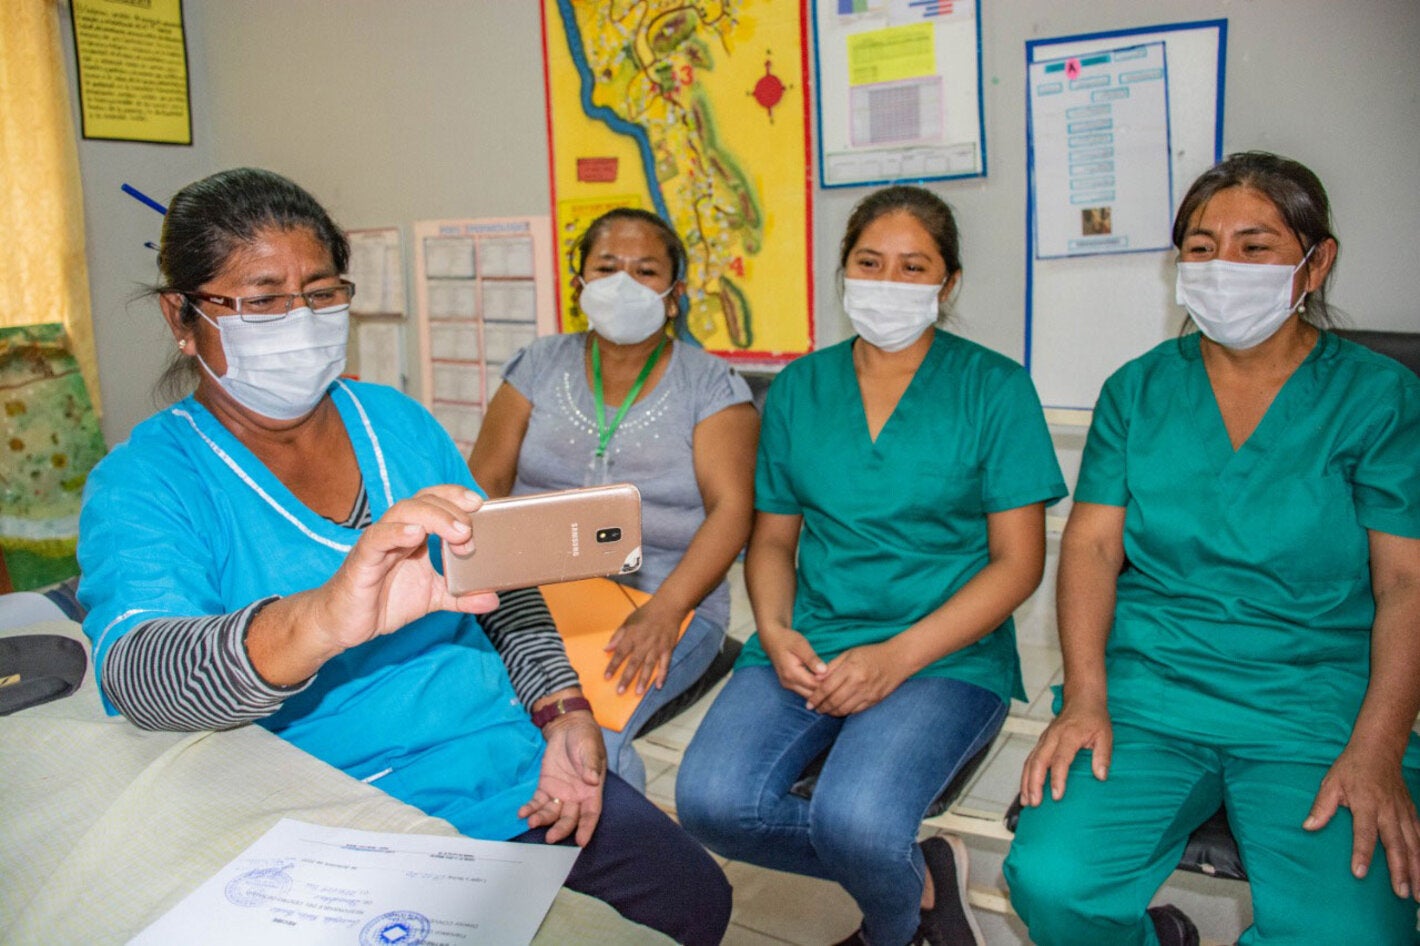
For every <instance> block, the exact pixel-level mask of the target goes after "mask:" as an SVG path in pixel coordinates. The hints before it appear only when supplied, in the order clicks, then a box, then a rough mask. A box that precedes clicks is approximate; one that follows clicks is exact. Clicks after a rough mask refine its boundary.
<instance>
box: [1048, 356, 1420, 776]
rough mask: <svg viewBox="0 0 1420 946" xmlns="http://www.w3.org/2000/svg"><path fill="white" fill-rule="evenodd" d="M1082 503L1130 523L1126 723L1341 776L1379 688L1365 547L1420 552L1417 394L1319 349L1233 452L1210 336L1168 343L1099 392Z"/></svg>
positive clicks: (1123, 587)
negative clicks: (1343, 758) (1205, 348)
mask: <svg viewBox="0 0 1420 946" xmlns="http://www.w3.org/2000/svg"><path fill="white" fill-rule="evenodd" d="M1075 498H1076V501H1078V502H1088V503H1101V504H1104V505H1109V506H1123V507H1124V509H1125V522H1124V551H1125V557H1126V560H1127V565H1126V568H1125V570H1124V572H1123V574H1121V575H1120V577H1119V583H1118V595H1117V599H1116V609H1115V622H1114V627H1113V630H1112V631H1111V632H1110V637H1109V643H1108V650H1107V670H1108V678H1109V705H1110V712H1111V714H1112V715H1113V717H1114V718H1115V719H1116V720H1118V721H1121V722H1128V723H1131V724H1133V725H1136V726H1140V727H1143V728H1145V729H1148V730H1151V731H1154V732H1162V733H1169V734H1177V735H1179V736H1182V737H1183V738H1187V739H1190V740H1193V741H1196V742H1200V743H1203V744H1205V745H1223V746H1227V747H1229V748H1230V749H1231V750H1232V751H1235V752H1243V753H1246V752H1248V751H1256V752H1259V753H1263V754H1265V755H1266V756H1268V757H1275V756H1276V755H1278V754H1279V753H1281V754H1283V755H1284V756H1285V757H1288V758H1295V759H1298V760H1301V761H1310V762H1318V763H1322V764H1327V765H1329V764H1330V763H1331V762H1332V761H1334V760H1335V758H1336V756H1337V755H1338V754H1339V753H1340V751H1341V750H1342V748H1344V746H1345V745H1346V741H1347V740H1348V739H1349V738H1350V735H1351V727H1352V724H1353V723H1354V721H1355V718H1356V713H1357V711H1358V710H1359V709H1360V706H1361V701H1362V699H1363V698H1364V696H1365V690H1366V684H1367V681H1368V680H1369V676H1370V644H1371V624H1372V622H1373V620H1374V618H1375V600H1374V597H1373V596H1372V593H1371V576H1370V551H1369V544H1368V534H1367V533H1368V530H1374V531H1377V532H1384V533H1388V534H1392V535H1399V536H1407V537H1412V538H1416V537H1420V379H1417V378H1416V376H1415V375H1414V374H1413V373H1412V372H1410V371H1409V370H1408V369H1406V368H1405V367H1404V366H1402V365H1400V364H1399V363H1397V362H1395V361H1392V360H1391V359H1389V358H1385V357H1383V356H1381V355H1378V354H1376V353H1374V352H1371V351H1369V350H1368V349H1365V348H1362V347H1360V346H1359V345H1355V344H1353V343H1351V342H1349V341H1346V340H1344V339H1341V338H1338V337H1337V336H1335V335H1331V334H1328V333H1325V332H1323V333H1321V335H1320V338H1318V340H1317V343H1316V345H1315V347H1314V348H1313V350H1312V352H1311V354H1310V355H1309V356H1308V357H1307V359H1306V360H1305V361H1304V362H1303V363H1302V364H1301V365H1300V366H1299V367H1298V368H1297V370H1296V371H1295V372H1294V373H1293V374H1292V376H1291V378H1289V379H1288V381H1287V383H1286V384H1285V385H1283V387H1282V389H1281V390H1280V391H1279V392H1278V394H1277V396H1276V398H1275V399H1274V400H1273V402H1272V405H1271V406H1270V407H1269V408H1268V410H1267V413H1266V414H1265V415H1264V416H1263V418H1262V421H1261V422H1260V423H1259V424H1258V426H1257V429H1256V430H1255V431H1254V432H1253V434H1252V436H1250V437H1249V438H1248V439H1247V441H1246V442H1244V443H1243V444H1242V445H1241V446H1240V447H1239V448H1238V449H1237V450H1236V451H1234V450H1233V448H1232V444H1231V442H1230V441H1229V439H1228V434H1227V430H1226V428H1225V427H1224V425H1223V418H1222V414H1221V413H1220V412H1219V410H1218V404H1217V401H1216V400H1215V398H1214V396H1213V389H1212V386H1211V384H1210V383H1209V381H1208V373H1207V371H1206V369H1205V368H1204V365H1203V359H1202V357H1201V352H1200V351H1199V339H1198V336H1197V335H1189V336H1185V337H1184V338H1181V339H1176V340H1172V341H1168V342H1165V343H1164V344H1162V345H1159V346H1158V347H1156V348H1154V349H1153V350H1152V351H1150V352H1148V353H1147V354H1145V355H1143V356H1142V357H1140V358H1138V359H1136V360H1134V361H1132V362H1130V363H1129V364H1127V365H1125V366H1124V367H1123V368H1121V369H1120V370H1119V371H1118V372H1116V373H1115V374H1114V375H1113V376H1112V377H1111V378H1110V379H1109V380H1108V381H1107V382H1106V383H1105V386H1104V390H1103V392H1102V393H1101V395H1100V399H1099V403H1098V405H1097V406H1096V408H1095V414H1094V420H1093V424H1092V426H1091V428H1090V433H1089V439H1088V441H1087V443H1086V447H1085V454H1084V458H1083V461H1082V464H1081V468H1080V480H1079V485H1078V486H1077V488H1076V491H1075ZM1417 763H1420V738H1417V737H1415V736H1412V737H1411V745H1410V748H1409V750H1408V752H1407V755H1406V764H1407V765H1416V764H1417Z"/></svg>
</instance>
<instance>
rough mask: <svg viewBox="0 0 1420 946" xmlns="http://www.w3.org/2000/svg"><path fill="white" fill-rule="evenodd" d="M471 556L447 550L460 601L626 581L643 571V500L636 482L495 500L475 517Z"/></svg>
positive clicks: (449, 577) (447, 572) (448, 572)
mask: <svg viewBox="0 0 1420 946" xmlns="http://www.w3.org/2000/svg"><path fill="white" fill-rule="evenodd" d="M470 522H471V524H472V526H473V551H472V552H471V553H469V554H468V555H454V554H453V553H452V552H451V551H450V550H449V544H448V543H447V542H445V543H444V578H445V580H446V581H447V582H448V585H449V591H450V592H451V593H453V594H456V595H462V594H468V593H469V592H473V591H506V590H508V589H510V588H529V587H532V586H533V585H545V584H549V583H551V582H557V581H576V580H578V579H581V578H595V577H598V576H605V575H626V574H629V573H631V572H634V571H636V570H637V569H639V568H640V567H641V493H640V492H639V491H638V490H637V489H636V487H634V486H632V485H631V484H630V483H612V484H610V485H607V486H587V487H584V488H582V489H564V490H560V491H558V492H555V493H529V494H527V495H524V496H508V497H506V498H503V499H490V500H487V501H485V502H484V504H483V505H482V506H480V507H479V508H478V511H477V512H475V513H474V514H473V516H472V517H470Z"/></svg>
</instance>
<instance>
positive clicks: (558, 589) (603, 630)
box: [541, 578, 695, 732]
mask: <svg viewBox="0 0 1420 946" xmlns="http://www.w3.org/2000/svg"><path fill="white" fill-rule="evenodd" d="M541 590H542V596H543V597H544V598H546V599H547V607H548V610H550V611H551V612H552V620H553V623H555V624H556V625H557V630H558V632H559V633H560V634H561V635H562V640H563V642H564V643H565V644H566V646H567V658H568V659H569V660H570V661H572V669H574V670H576V671H577V676H578V677H580V678H581V680H582V690H583V691H584V692H585V693H586V695H587V699H588V700H590V701H591V704H592V715H593V716H595V717H596V720H597V722H598V723H600V724H601V725H602V726H604V727H606V728H607V729H611V730H615V731H616V732H621V730H622V728H623V727H625V726H626V721H627V720H629V719H630V718H631V714H632V713H633V712H635V710H636V707H637V706H639V705H640V704H641V699H642V697H644V696H645V694H641V695H637V693H636V688H635V687H628V688H627V690H626V692H625V693H620V694H618V693H617V692H616V685H617V682H618V681H620V680H621V671H620V670H618V671H617V673H616V675H615V676H613V677H612V678H611V679H610V680H607V679H605V678H604V676H603V675H604V674H605V673H606V665H607V661H608V660H610V659H611V655H610V654H609V653H607V651H606V650H605V648H606V645H607V643H608V642H610V640H611V635H612V633H613V632H615V631H616V629H617V628H618V627H620V626H621V625H622V622H624V621H625V620H626V619H627V617H629V616H630V614H631V612H632V611H635V610H636V609H637V608H639V607H640V606H641V605H643V604H645V603H646V602H647V601H649V600H651V596H650V595H648V594H646V592H644V591H638V590H637V589H635V588H628V587H627V586H626V585H622V584H618V583H617V582H614V581H612V580H611V579H609V578H584V579H582V580H581V581H563V582H558V583H557V584H553V585H543V586H542V588H541ZM694 616H695V612H694V611H692V612H690V614H687V615H686V616H685V620H684V621H682V622H680V633H681V634H684V633H685V629H686V628H687V627H688V626H690V619H691V618H693V617H694Z"/></svg>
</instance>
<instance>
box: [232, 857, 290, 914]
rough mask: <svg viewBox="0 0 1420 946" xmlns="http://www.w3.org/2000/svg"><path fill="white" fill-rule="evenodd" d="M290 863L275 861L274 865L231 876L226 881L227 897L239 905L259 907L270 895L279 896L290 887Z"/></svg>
mask: <svg viewBox="0 0 1420 946" xmlns="http://www.w3.org/2000/svg"><path fill="white" fill-rule="evenodd" d="M292 866H294V865H292V864H290V863H279V862H278V863H277V866H275V867H259V868H257V869H256V870H249V871H247V872H246V873H244V874H241V875H239V876H237V877H234V878H232V879H231V880H229V881H228V882H227V887H226V891H225V892H226V894H227V899H228V900H229V901H231V902H232V903H233V904H235V905H237V906H239V907H259V906H261V905H262V904H264V903H266V901H267V900H268V899H270V898H272V897H279V896H281V895H282V894H284V893H286V891H288V890H290V889H291V875H290V874H288V873H286V872H287V871H288V870H290V869H291V868H292Z"/></svg>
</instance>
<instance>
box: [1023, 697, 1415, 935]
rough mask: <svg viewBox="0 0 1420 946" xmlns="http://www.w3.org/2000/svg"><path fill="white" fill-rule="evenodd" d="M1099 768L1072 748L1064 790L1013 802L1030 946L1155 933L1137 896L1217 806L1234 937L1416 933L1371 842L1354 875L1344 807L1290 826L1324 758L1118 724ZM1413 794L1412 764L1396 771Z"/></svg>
mask: <svg viewBox="0 0 1420 946" xmlns="http://www.w3.org/2000/svg"><path fill="white" fill-rule="evenodd" d="M1114 738H1115V744H1114V756H1113V761H1112V762H1111V763H1110V771H1109V778H1108V779H1107V780H1106V781H1104V782H1099V781H1096V780H1095V777H1094V776H1093V775H1092V774H1091V773H1090V759H1091V753H1090V752H1089V751H1083V752H1081V753H1080V754H1079V755H1078V756H1076V758H1075V761H1074V764H1073V765H1072V766H1071V769H1070V777H1069V780H1068V782H1067V787H1066V790H1065V797H1064V798H1063V799H1061V800H1060V801H1059V802H1052V801H1051V799H1050V793H1049V790H1048V788H1047V791H1046V793H1045V800H1044V802H1043V803H1042V804H1041V806H1040V807H1039V808H1026V809H1024V810H1023V811H1022V812H1021V818H1020V823H1019V825H1018V826H1017V829H1016V837H1015V841H1014V842H1013V844H1012V845H1011V852H1010V855H1009V856H1008V857H1007V860H1006V864H1005V874H1006V882H1007V884H1008V885H1009V886H1010V889H1011V902H1012V904H1013V906H1014V907H1015V909H1016V912H1017V913H1019V914H1020V916H1021V918H1022V919H1023V920H1024V921H1025V923H1026V925H1027V927H1029V929H1030V935H1031V939H1032V941H1033V942H1035V943H1037V944H1038V946H1065V944H1079V946H1113V944H1119V946H1125V944H1127V946H1154V944H1157V943H1158V939H1157V938H1156V937H1155V935H1154V929H1153V925H1152V923H1151V922H1150V921H1149V920H1148V918H1147V917H1146V914H1145V910H1146V908H1147V907H1148V905H1149V901H1150V900H1151V898H1152V897H1153V896H1154V894H1155V893H1156V892H1157V891H1158V889H1159V887H1160V886H1162V885H1163V883H1164V881H1165V880H1167V878H1168V876H1169V874H1170V873H1171V872H1172V871H1173V870H1174V869H1175V867H1176V866H1177V865H1178V859H1179V857H1180V856H1182V854H1183V848H1184V844H1185V843H1186V842H1187V840H1188V835H1189V833H1190V832H1192V830H1193V829H1194V828H1196V827H1197V826H1198V825H1199V824H1201V823H1202V822H1203V821H1204V820H1206V819H1207V818H1208V817H1209V816H1210V815H1212V814H1213V812H1215V811H1216V810H1217V809H1218V805H1219V804H1220V803H1224V804H1226V805H1227V808H1228V818H1229V821H1230V823H1231V825H1232V829H1233V834H1234V835H1235V836H1236V838H1237V841H1238V847H1239V850H1240V852H1241V854H1242V859H1243V864H1244V866H1245V867H1246V868H1247V872H1248V877H1249V878H1250V884H1251V888H1252V906H1253V925H1252V926H1251V927H1250V928H1248V929H1247V930H1246V931H1245V932H1244V933H1243V935H1242V938H1241V939H1240V940H1239V941H1238V943H1239V946H1263V944H1265V946H1317V944H1322V943H1325V944H1337V946H1340V944H1347V943H1358V944H1359V943H1366V944H1375V946H1382V944H1387V946H1389V944H1394V946H1401V944H1406V946H1410V944H1414V943H1417V942H1420V939H1417V936H1416V931H1415V927H1416V905H1415V901H1413V900H1403V899H1401V898H1399V897H1397V896H1396V895H1395V894H1394V893H1393V892H1392V891H1391V889H1390V871H1389V870H1388V869H1387V867H1386V861H1385V852H1384V851H1383V850H1382V848H1381V846H1380V845H1379V844H1377V845H1376V851H1375V856H1374V858H1373V859H1372V861H1371V867H1370V871H1369V873H1368V874H1367V875H1366V878H1365V879H1364V880H1357V879H1356V878H1355V877H1353V876H1352V875H1351V870H1350V864H1351V813H1350V811H1349V810H1347V809H1346V808H1341V809H1339V810H1338V811H1337V813H1336V815H1335V816H1334V817H1333V818H1332V819H1331V821H1330V822H1329V823H1328V824H1327V825H1326V827H1325V828H1323V829H1321V830H1320V831H1315V832H1312V831H1304V830H1303V829H1302V827H1301V825H1302V822H1303V821H1304V820H1305V819H1306V817H1307V813H1308V812H1309V811H1310V810H1311V805H1312V801H1313V799H1314V798H1315V796H1316V792H1317V789H1318V788H1319V787H1320V785H1321V780H1322V777H1323V776H1324V775H1325V774H1326V771H1327V768H1328V767H1327V766H1325V765H1320V764H1313V763H1302V762H1296V761H1288V760H1286V759H1276V760H1271V759H1269V760H1262V759H1259V758H1257V757H1256V756H1257V753H1255V752H1251V751H1242V750H1232V749H1230V750H1220V749H1217V748H1212V747H1209V746H1202V745H1197V744H1192V743H1187V742H1182V741H1180V740H1177V739H1168V738H1164V737H1161V736H1158V735H1155V734H1153V733H1147V732H1143V731H1140V730H1138V729H1134V728H1132V727H1124V726H1119V725H1116V726H1115V728H1114ZM1404 774H1405V779H1406V783H1407V784H1408V785H1409V786H1410V795H1411V797H1412V798H1417V797H1420V773H1417V772H1415V771H1412V770H1406V771H1405V773H1404Z"/></svg>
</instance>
